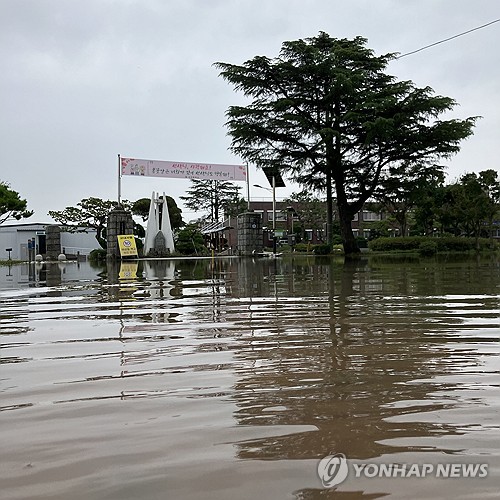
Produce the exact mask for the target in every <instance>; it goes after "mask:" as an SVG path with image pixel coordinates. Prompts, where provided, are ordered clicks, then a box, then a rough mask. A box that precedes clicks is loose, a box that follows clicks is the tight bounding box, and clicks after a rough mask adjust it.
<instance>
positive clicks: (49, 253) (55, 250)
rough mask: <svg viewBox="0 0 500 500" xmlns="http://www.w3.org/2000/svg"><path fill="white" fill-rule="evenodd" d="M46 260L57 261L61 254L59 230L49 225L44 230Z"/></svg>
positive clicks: (57, 227)
mask: <svg viewBox="0 0 500 500" xmlns="http://www.w3.org/2000/svg"><path fill="white" fill-rule="evenodd" d="M45 249H46V256H45V259H46V260H57V258H58V257H59V254H60V253H61V228H60V227H59V226H57V225H50V226H47V227H46V228H45Z"/></svg>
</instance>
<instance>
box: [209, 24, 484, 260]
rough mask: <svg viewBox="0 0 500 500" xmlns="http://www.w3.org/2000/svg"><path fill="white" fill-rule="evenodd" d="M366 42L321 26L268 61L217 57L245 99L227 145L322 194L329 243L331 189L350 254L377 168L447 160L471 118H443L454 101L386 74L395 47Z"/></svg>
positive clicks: (231, 114)
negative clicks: (385, 49)
mask: <svg viewBox="0 0 500 500" xmlns="http://www.w3.org/2000/svg"><path fill="white" fill-rule="evenodd" d="M366 43H367V40H366V39H365V38H362V37H356V38H354V39H352V40H350V39H336V38H332V37H330V36H329V35H328V34H327V33H324V32H320V33H319V35H318V36H316V37H313V38H306V39H301V40H296V41H288V42H284V43H283V44H282V48H281V51H280V53H279V55H278V56H277V57H275V58H274V59H271V58H268V57H266V56H256V57H254V58H253V59H250V60H248V61H246V62H245V63H243V64H242V65H235V64H229V63H223V62H218V63H215V66H216V67H217V68H218V69H219V70H220V75H221V76H222V77H223V78H224V79H225V80H227V81H228V82H229V83H231V84H233V85H234V87H235V89H236V90H237V91H241V92H243V94H244V95H245V96H246V97H247V98H249V99H250V101H251V102H250V104H248V105H247V106H231V107H229V109H228V110H227V113H226V114H227V118H228V120H227V124H226V125H227V127H228V130H229V134H230V135H231V137H232V140H231V150H232V151H233V152H234V153H236V154H237V155H239V156H241V157H242V158H244V159H245V160H246V161H248V162H252V163H254V164H255V165H256V166H258V167H273V168H279V169H281V170H282V171H284V172H285V173H287V174H288V175H289V176H290V177H292V178H293V179H294V180H296V181H297V182H299V183H300V184H302V185H304V186H306V187H309V188H310V187H313V188H316V189H319V190H322V191H323V192H325V193H326V199H327V235H328V238H329V240H331V237H332V231H331V224H332V218H333V201H334V200H333V196H334V194H335V196H336V203H337V207H338V212H339V219H340V221H339V222H340V226H341V235H342V239H343V244H344V250H345V252H346V253H347V254H349V253H354V252H358V251H359V248H358V245H357V242H356V240H355V238H354V236H353V232H352V228H351V221H352V219H353V217H354V215H355V214H356V213H357V212H358V211H359V210H361V209H362V207H363V204H364V203H365V202H366V201H367V200H368V199H369V198H370V197H372V195H373V194H374V192H375V190H376V189H377V187H378V186H379V184H380V180H381V176H382V172H383V170H384V168H388V167H389V166H391V165H392V166H400V165H403V164H404V165H410V164H412V163H413V162H419V163H420V164H423V163H427V164H434V163H436V161H437V159H438V158H442V157H449V156H450V155H452V154H454V153H456V152H458V150H459V144H460V142H461V141H462V140H463V139H465V138H466V137H468V136H470V135H471V134H472V129H473V126H474V122H475V119H476V118H474V117H470V118H467V119H465V120H458V119H448V120H440V119H439V116H441V115H442V114H444V113H447V112H449V111H451V110H452V109H453V108H454V106H455V104H456V103H455V101H454V100H453V99H451V98H449V97H443V96H439V95H435V94H434V92H433V90H432V89H431V88H430V87H424V88H418V87H416V86H415V85H414V84H413V82H411V81H398V80H396V78H395V77H393V76H391V75H388V74H387V73H386V72H385V70H386V67H387V65H388V63H389V62H390V61H391V60H393V59H394V58H395V57H396V54H386V55H382V56H375V55H374V53H373V51H372V50H370V49H368V48H367V47H366Z"/></svg>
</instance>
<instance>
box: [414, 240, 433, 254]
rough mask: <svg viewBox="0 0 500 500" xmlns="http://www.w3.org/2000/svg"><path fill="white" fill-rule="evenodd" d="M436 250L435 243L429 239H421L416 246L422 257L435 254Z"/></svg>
mask: <svg viewBox="0 0 500 500" xmlns="http://www.w3.org/2000/svg"><path fill="white" fill-rule="evenodd" d="M437 250H438V245H437V243H436V242H435V241H432V240H430V239H429V240H427V241H421V242H420V245H419V247H418V253H419V254H420V255H422V256H423V257H430V256H432V255H435V254H436V253H437Z"/></svg>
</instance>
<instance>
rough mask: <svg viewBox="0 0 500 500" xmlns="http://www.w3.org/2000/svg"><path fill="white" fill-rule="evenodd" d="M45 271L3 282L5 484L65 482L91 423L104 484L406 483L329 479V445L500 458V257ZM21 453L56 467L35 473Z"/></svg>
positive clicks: (240, 493)
mask: <svg viewBox="0 0 500 500" xmlns="http://www.w3.org/2000/svg"><path fill="white" fill-rule="evenodd" d="M78 272H80V273H81V275H80V276H79V275H78ZM12 274H14V273H12ZM37 276H38V277H37V281H36V286H26V285H25V284H24V282H23V283H20V284H19V285H18V286H17V288H16V289H15V290H12V289H11V288H9V286H7V287H4V289H3V290H0V301H1V302H2V311H1V313H0V314H1V319H2V330H1V334H0V341H1V343H2V357H1V358H0V369H1V371H2V381H1V382H2V384H3V385H1V386H0V394H1V395H2V403H1V404H0V406H1V407H0V410H1V411H0V416H1V417H3V420H4V422H3V424H4V425H2V427H1V428H0V437H1V438H2V440H3V442H4V443H5V447H4V448H5V450H6V451H5V453H6V456H8V457H9V464H10V466H9V467H10V468H8V469H6V470H8V471H10V472H9V474H10V478H11V479H10V480H9V481H10V482H9V487H8V488H7V489H6V490H5V491H6V494H8V495H9V498H16V497H18V498H21V497H22V494H23V493H25V492H26V490H25V489H23V488H29V485H32V486H33V487H34V488H36V487H40V486H45V487H46V485H47V484H48V483H49V479H50V480H51V481H52V482H51V483H50V484H57V485H58V487H59V488H60V489H61V491H62V493H61V495H60V498H64V497H66V498H67V497H68V495H70V496H73V493H74V490H72V487H71V484H70V483H64V484H63V483H62V482H58V481H59V480H57V479H54V476H55V477H57V476H58V474H62V471H63V466H62V465H60V464H59V462H58V461H57V460H54V458H53V454H54V453H56V454H57V456H58V457H60V463H61V464H62V463H64V464H66V465H65V466H64V467H66V468H68V469H69V471H70V474H72V475H73V476H74V477H75V478H77V477H81V468H82V466H83V465H82V463H81V460H83V459H80V458H78V457H76V456H75V455H74V454H73V452H72V451H71V450H72V449H73V448H74V446H75V445H77V446H81V442H82V441H81V440H82V439H83V442H86V441H85V439H84V436H85V429H93V432H94V433H95V436H94V438H93V440H92V441H91V442H90V443H89V444H88V446H87V449H86V451H85V452H84V453H83V452H82V453H83V455H82V456H84V457H85V460H88V461H89V462H90V463H92V464H95V465H92V466H90V465H84V468H86V469H85V470H86V473H85V474H86V476H85V477H87V479H88V478H90V480H91V481H92V482H93V484H95V485H96V486H95V488H97V489H96V491H95V497H96V498H103V497H107V498H125V497H127V495H128V498H134V497H133V496H132V491H135V493H136V494H139V493H140V496H141V497H142V498H161V497H162V496H161V495H160V493H159V492H162V491H167V490H166V488H168V491H169V492H170V494H171V496H170V497H169V498H175V497H177V498H199V496H200V492H203V491H205V489H204V488H205V487H206V486H207V481H208V482H209V484H210V487H211V488H212V490H213V491H214V492H216V493H214V494H215V495H216V497H217V498H252V497H254V496H255V489H254V488H255V483H256V479H255V478H259V481H260V483H261V486H262V488H263V494H260V495H259V496H261V497H262V498H281V497H285V496H286V495H288V496H290V495H291V494H292V493H293V494H294V495H295V497H296V498H317V497H321V498H324V497H325V496H327V497H329V496H331V495H334V494H335V495H336V496H339V495H340V494H341V492H342V491H343V492H344V493H343V494H344V495H345V497H346V498H377V497H379V496H381V495H382V493H384V494H385V493H398V492H399V493H401V483H399V485H398V484H394V483H391V484H383V485H382V486H380V485H379V484H377V486H376V487H375V486H373V487H371V486H370V485H364V484H363V485H362V487H361V486H360V485H359V484H357V483H356V482H355V481H354V482H351V483H349V482H347V483H346V484H345V485H343V486H341V487H340V488H339V489H338V490H337V491H334V490H321V489H320V487H319V484H320V483H319V480H318V478H317V477H316V471H315V467H316V464H317V461H318V459H320V458H322V457H324V456H325V455H328V454H330V453H332V452H342V453H345V454H346V455H347V456H348V457H349V458H350V459H353V460H358V461H367V460H373V459H380V460H382V459H386V460H393V461H397V460H403V458H402V457H406V459H408V458H407V457H410V459H413V460H420V461H422V460H435V459H436V457H441V460H443V458H442V457H453V456H475V455H478V454H483V455H485V456H488V457H489V459H490V463H491V464H492V468H494V467H498V463H497V462H495V461H494V457H495V456H496V457H497V456H498V455H499V454H500V449H499V448H498V445H497V444H495V443H498V435H499V426H498V424H497V423H496V420H495V416H497V414H498V411H499V410H500V404H499V401H500V395H499V391H498V383H497V381H496V377H497V374H498V370H499V369H500V362H499V354H498V348H497V347H498V330H499V327H500V325H499V321H498V316H499V295H498V291H499V283H500V266H499V262H498V260H497V259H485V258H479V259H472V260H465V261H464V260H463V259H462V260H452V259H449V258H447V259H444V260H443V259H423V260H420V259H409V258H406V257H405V258H402V259H397V260H396V259H394V258H391V259H389V260H388V259H382V258H378V257H370V258H364V259H360V260H358V261H348V262H345V263H344V262H343V261H342V260H341V259H329V258H314V257H301V256H294V257H293V258H289V259H256V260H252V259H238V258H230V259H220V260H218V259H215V260H211V259H205V260H204V259H195V260H173V259H172V260H159V261H140V262H126V263H124V265H121V266H120V265H114V264H113V263H108V264H107V265H106V266H105V267H100V268H92V267H90V266H88V265H85V264H81V267H80V269H79V271H78V270H77V269H76V267H74V266H72V265H71V264H69V265H68V264H66V265H65V266H63V267H59V266H58V265H57V264H56V267H45V268H43V269H39V270H38V275H37ZM33 284H34V283H32V285H33ZM117 405H118V406H117ZM14 414H15V415H16V416H13V417H9V415H14ZM19 426H22V428H23V430H24V432H23V433H21V434H19V433H18V432H13V431H14V429H17V428H18V427H19ZM54 426H57V429H58V432H57V435H58V436H59V438H58V439H59V441H57V440H56V441H57V442H55V441H54V434H53V429H54ZM132 428H133V432H128V433H126V435H127V441H126V443H124V441H123V434H121V433H120V432H119V431H120V430H121V431H122V432H125V430H127V429H132ZM33 443H34V444H33ZM117 448H119V449H122V451H121V452H120V453H121V454H120V453H118V454H117V455H116V456H113V460H112V461H111V462H106V460H105V457H108V458H109V451H108V450H110V449H111V450H115V449H117ZM27 450H33V451H32V452H28V451H27ZM51 450H52V451H51ZM55 450H57V451H55ZM423 456H427V457H431V458H425V459H424V458H422V457H423ZM103 457H104V458H103ZM158 457H161V460H160V458H158ZM388 457H392V458H388ZM28 462H29V463H32V462H34V463H35V464H36V465H37V466H38V467H40V464H42V463H47V464H50V467H52V468H53V474H48V473H47V474H46V475H45V476H44V475H41V476H40V475H39V476H36V475H35V476H29V477H27V476H26V474H23V473H21V472H20V470H21V468H22V467H19V464H21V463H28ZM263 463H265V464H266V466H265V467H264V468H259V467H260V465H259V464H263ZM16 464H17V465H16ZM68 464H69V465H68ZM132 464H133V465H132ZM251 464H254V465H251ZM103 466H105V467H107V468H108V470H110V471H112V475H113V477H114V478H115V481H114V482H112V483H110V482H109V481H110V480H109V479H106V480H104V479H103V477H102V475H100V470H101V467H103ZM211 468H215V470H214V472H213V476H212V478H211V479H210V480H208V479H207V478H206V477H205V478H204V479H203V478H200V476H199V471H200V469H203V470H205V469H206V470H212V469H211ZM284 469H285V470H286V473H285V475H282V474H283V470H284ZM23 470H24V469H23ZM51 470H52V469H51ZM495 470H497V469H495ZM243 471H248V475H249V477H248V479H243V478H244V477H246V476H245V473H244V472H243ZM250 471H251V473H250ZM264 471H269V474H268V475H266V472H264ZM271 471H274V473H271ZM250 476H251V477H250ZM254 476H255V477H254ZM61 477H62V476H61ZM144 477H148V478H149V479H148V480H147V481H145V480H144V479H139V478H144ZM234 477H239V478H240V481H241V482H240V483H239V484H238V488H237V490H231V489H230V487H229V486H228V484H229V482H230V481H231V478H234ZM284 477H286V478H287V479H286V480H285V479H283V478H284ZM4 478H5V477H3V474H2V473H0V480H1V479H4ZM116 478H119V480H118V479H116ZM54 481H55V483H54ZM139 484H140V488H139V486H138V485H139ZM456 484H459V483H456ZM460 484H461V483H460ZM482 484H484V486H482V488H483V489H482V490H481V491H482V492H483V493H484V494H485V495H486V493H487V492H488V491H489V490H488V488H490V486H491V484H492V483H491V482H490V483H488V482H484V483H482ZM493 484H494V483H493ZM21 485H23V486H21ZM133 487H136V490H134V488H133ZM447 487H449V485H448V483H447ZM99 488H102V489H99ZM137 488H138V489H137ZM436 488H438V487H436ZM460 488H462V485H461V486H460ZM42 490H43V488H42ZM235 491H236V492H235ZM437 491H439V489H432V488H431V493H430V494H428V495H427V498H433V497H435V496H436V492H437ZM475 491H476V492H477V489H476V490H475ZM271 492H272V493H271ZM276 492H279V493H278V494H276ZM483 493H482V494H483ZM31 496H32V497H33V498H36V497H37V496H36V495H35V494H33V495H31ZM136 497H137V496H136ZM40 498H43V496H40Z"/></svg>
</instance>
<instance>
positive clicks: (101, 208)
mask: <svg viewBox="0 0 500 500" xmlns="http://www.w3.org/2000/svg"><path fill="white" fill-rule="evenodd" d="M117 205H118V203H117V202H116V201H111V200H102V199H100V198H94V197H90V198H85V199H83V200H81V201H80V202H79V203H77V204H76V207H66V208H65V209H64V210H61V211H56V210H50V211H49V215H50V216H51V217H52V218H53V219H54V220H55V221H56V222H59V223H60V224H63V225H64V226H66V227H65V230H66V231H68V232H85V228H92V229H95V230H96V236H95V237H96V240H97V241H98V242H99V245H100V246H101V247H102V248H106V238H105V234H106V222H107V219H108V214H109V212H110V211H111V210H112V209H113V208H115V207H116V206H117ZM121 205H122V206H123V207H124V208H125V209H128V210H130V203H129V202H128V201H122V203H121Z"/></svg>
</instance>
